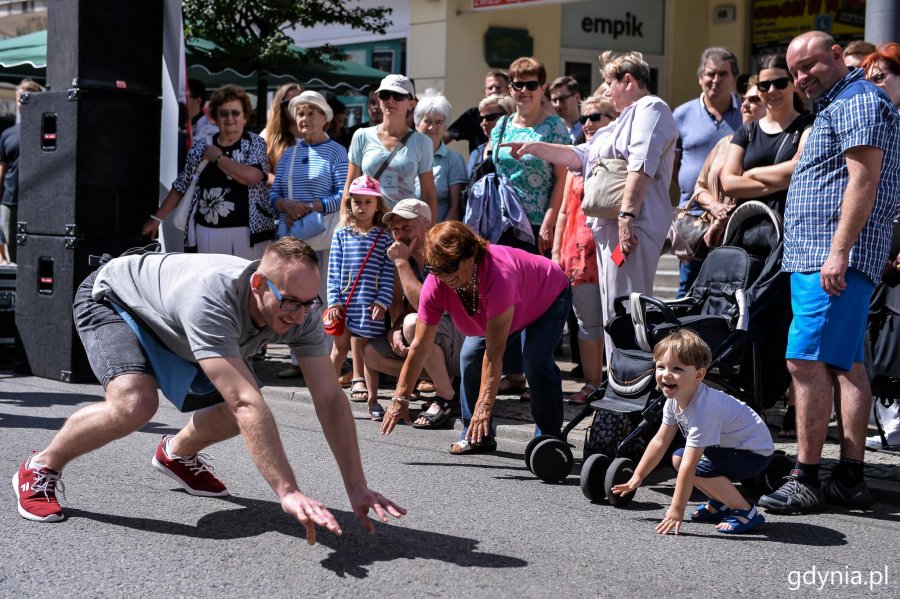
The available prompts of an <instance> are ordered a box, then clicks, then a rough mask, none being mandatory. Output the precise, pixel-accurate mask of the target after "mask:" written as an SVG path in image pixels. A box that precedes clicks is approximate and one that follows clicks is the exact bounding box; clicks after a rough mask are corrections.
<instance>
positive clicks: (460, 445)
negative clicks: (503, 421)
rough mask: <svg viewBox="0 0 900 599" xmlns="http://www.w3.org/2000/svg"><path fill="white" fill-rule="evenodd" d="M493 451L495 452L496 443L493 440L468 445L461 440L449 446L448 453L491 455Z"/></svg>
mask: <svg viewBox="0 0 900 599" xmlns="http://www.w3.org/2000/svg"><path fill="white" fill-rule="evenodd" d="M494 451H497V442H496V441H494V440H493V439H485V440H484V441H482V442H481V443H470V442H469V441H467V440H466V439H463V440H462V441H457V442H456V443H454V444H453V445H451V446H450V453H452V454H453V455H463V454H467V453H492V452H494Z"/></svg>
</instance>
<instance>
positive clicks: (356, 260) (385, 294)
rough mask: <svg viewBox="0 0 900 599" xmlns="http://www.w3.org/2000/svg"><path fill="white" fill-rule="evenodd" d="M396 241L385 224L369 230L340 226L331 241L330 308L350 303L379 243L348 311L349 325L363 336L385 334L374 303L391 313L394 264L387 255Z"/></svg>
mask: <svg viewBox="0 0 900 599" xmlns="http://www.w3.org/2000/svg"><path fill="white" fill-rule="evenodd" d="M379 232H381V236H380V237H379V236H378V233H379ZM376 237H377V239H378V241H377V242H376V241H375V239H376ZM393 242H394V240H393V239H392V238H391V234H390V233H388V232H387V230H385V229H383V228H381V227H372V228H371V229H369V231H368V232H367V233H362V232H360V231H357V230H356V229H354V228H353V227H339V228H338V229H337V230H336V231H335V232H334V237H333V238H332V240H331V253H330V254H329V255H328V306H329V307H331V306H340V305H343V304H345V303H346V301H347V296H348V295H349V294H350V290H351V289H352V288H353V282H354V281H355V280H356V276H357V274H358V273H359V269H360V266H362V263H363V260H365V258H366V254H368V253H369V248H371V247H372V244H373V243H375V244H376V245H375V249H374V250H373V251H372V255H371V256H370V257H369V261H368V262H366V267H365V268H364V269H363V271H362V274H361V275H360V276H359V283H358V284H357V286H356V290H355V291H354V292H353V297H352V298H351V299H350V306H349V307H348V308H347V312H346V314H347V318H346V324H347V328H348V329H350V331H351V332H352V333H355V334H357V335H359V336H361V337H368V338H373V337H380V336H382V335H384V333H385V321H383V320H380V321H379V320H372V310H371V306H372V304H378V305H380V306H381V307H382V308H384V309H385V312H387V308H388V306H390V305H391V302H392V301H393V296H394V263H393V262H392V261H391V260H389V259H388V257H387V249H388V246H390V245H391V244H392V243H393Z"/></svg>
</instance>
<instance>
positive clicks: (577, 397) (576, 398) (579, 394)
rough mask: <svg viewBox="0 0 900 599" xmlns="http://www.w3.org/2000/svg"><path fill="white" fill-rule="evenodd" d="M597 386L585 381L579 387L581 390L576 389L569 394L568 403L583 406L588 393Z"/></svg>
mask: <svg viewBox="0 0 900 599" xmlns="http://www.w3.org/2000/svg"><path fill="white" fill-rule="evenodd" d="M596 388H597V387H595V386H594V385H591V384H589V383H585V384H584V386H583V387H582V388H581V391H576V392H575V393H573V394H572V395H570V396H569V403H570V404H574V405H576V406H583V405H584V404H586V403H587V398H588V395H590V394H591V393H593V392H594V390H595V389H596Z"/></svg>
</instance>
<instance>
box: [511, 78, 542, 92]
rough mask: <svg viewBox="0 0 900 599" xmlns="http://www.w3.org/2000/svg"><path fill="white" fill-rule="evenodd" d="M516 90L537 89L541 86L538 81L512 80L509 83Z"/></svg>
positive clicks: (531, 90)
mask: <svg viewBox="0 0 900 599" xmlns="http://www.w3.org/2000/svg"><path fill="white" fill-rule="evenodd" d="M509 85H510V87H512V88H513V89H514V90H516V91H517V92H520V91H522V90H523V89H527V90H528V91H530V92H533V91H537V89H538V88H539V87H540V86H541V82H540V81H513V82H512V83H510V84H509Z"/></svg>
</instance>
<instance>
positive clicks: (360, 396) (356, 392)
mask: <svg viewBox="0 0 900 599" xmlns="http://www.w3.org/2000/svg"><path fill="white" fill-rule="evenodd" d="M360 384H361V385H362V386H363V387H362V389H359V388H357V385H360ZM350 401H357V402H363V401H365V402H368V401H369V389H368V387H366V379H364V378H355V379H351V380H350Z"/></svg>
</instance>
